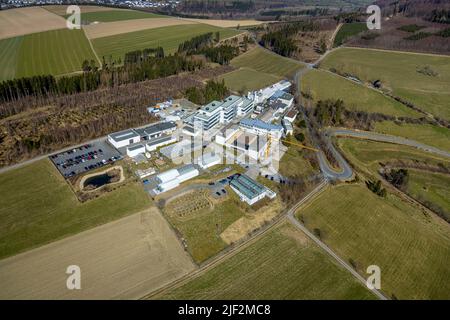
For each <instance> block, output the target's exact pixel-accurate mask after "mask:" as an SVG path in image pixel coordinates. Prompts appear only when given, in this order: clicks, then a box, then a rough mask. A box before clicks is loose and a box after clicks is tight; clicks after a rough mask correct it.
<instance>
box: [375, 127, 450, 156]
mask: <svg viewBox="0 0 450 320" xmlns="http://www.w3.org/2000/svg"><path fill="white" fill-rule="evenodd" d="M375 131H377V132H381V133H386V134H391V135H394V136H399V137H404V138H408V139H411V140H415V141H418V142H422V143H424V144H427V145H429V146H433V147H436V148H439V149H441V150H446V151H450V129H448V128H445V127H438V126H434V125H430V124H426V125H419V124H409V123H401V124H396V123H394V122H392V121H383V122H376V123H375Z"/></svg>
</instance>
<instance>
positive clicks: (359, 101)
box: [301, 70, 422, 118]
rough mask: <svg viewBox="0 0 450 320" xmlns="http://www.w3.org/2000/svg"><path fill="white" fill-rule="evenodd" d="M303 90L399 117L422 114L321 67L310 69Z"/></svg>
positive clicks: (320, 97)
mask: <svg viewBox="0 0 450 320" xmlns="http://www.w3.org/2000/svg"><path fill="white" fill-rule="evenodd" d="M301 90H302V92H306V93H308V94H310V95H311V96H312V97H313V99H314V101H315V102H317V101H318V100H326V99H334V100H336V99H342V100H343V101H344V104H345V107H346V108H347V109H349V110H357V111H365V112H372V113H373V112H377V113H383V114H386V115H391V116H397V117H402V116H403V117H413V118H418V117H421V116H422V114H420V113H419V112H416V111H414V110H412V109H410V108H408V107H406V106H404V105H403V104H401V103H399V102H397V101H395V100H393V99H390V98H387V97H385V96H384V95H383V94H381V93H379V92H376V91H374V90H371V89H369V88H366V87H364V86H362V85H360V84H357V83H354V82H353V81H351V80H347V79H344V78H342V77H340V76H338V75H335V74H333V73H331V72H326V71H322V70H310V71H308V72H307V73H306V74H305V75H304V77H303V78H302V81H301Z"/></svg>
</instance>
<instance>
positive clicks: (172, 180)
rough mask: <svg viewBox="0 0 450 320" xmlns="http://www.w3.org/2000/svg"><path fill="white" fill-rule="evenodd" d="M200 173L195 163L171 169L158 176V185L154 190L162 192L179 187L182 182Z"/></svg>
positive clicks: (157, 192)
mask: <svg viewBox="0 0 450 320" xmlns="http://www.w3.org/2000/svg"><path fill="white" fill-rule="evenodd" d="M198 175H199V171H198V170H197V169H196V168H195V166H194V165H192V164H188V165H185V166H183V167H180V168H177V169H171V170H168V171H165V172H163V173H160V174H158V175H157V176H156V180H157V182H158V185H157V186H156V188H155V189H153V192H154V193H155V194H160V193H163V192H166V191H169V190H172V189H174V188H176V187H178V186H179V185H180V184H181V183H182V182H184V181H187V180H189V179H192V178H194V177H196V176H198Z"/></svg>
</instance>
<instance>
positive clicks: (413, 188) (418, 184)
mask: <svg viewBox="0 0 450 320" xmlns="http://www.w3.org/2000/svg"><path fill="white" fill-rule="evenodd" d="M408 175H409V178H408V185H407V189H406V192H407V193H408V195H410V196H411V197H413V198H414V199H417V200H418V201H420V202H422V203H431V204H432V205H434V206H437V207H439V208H441V211H442V214H443V215H444V216H445V218H446V219H450V176H449V175H445V174H440V173H431V172H424V171H420V170H412V169H408Z"/></svg>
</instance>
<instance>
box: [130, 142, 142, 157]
mask: <svg viewBox="0 0 450 320" xmlns="http://www.w3.org/2000/svg"><path fill="white" fill-rule="evenodd" d="M144 152H145V146H144V145H143V144H135V145H133V146H130V147H127V156H129V157H131V158H134V157H136V156H137V155H139V154H141V153H144Z"/></svg>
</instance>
